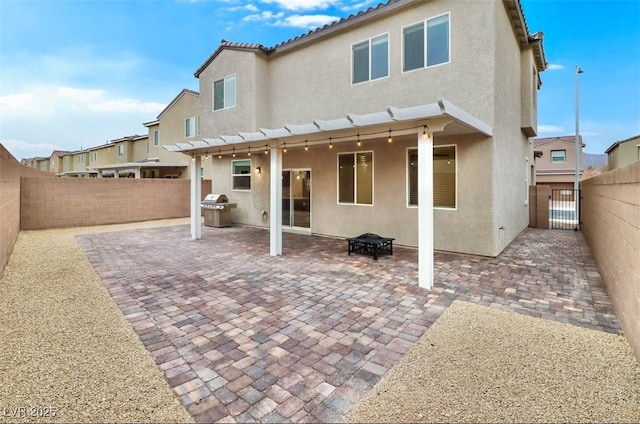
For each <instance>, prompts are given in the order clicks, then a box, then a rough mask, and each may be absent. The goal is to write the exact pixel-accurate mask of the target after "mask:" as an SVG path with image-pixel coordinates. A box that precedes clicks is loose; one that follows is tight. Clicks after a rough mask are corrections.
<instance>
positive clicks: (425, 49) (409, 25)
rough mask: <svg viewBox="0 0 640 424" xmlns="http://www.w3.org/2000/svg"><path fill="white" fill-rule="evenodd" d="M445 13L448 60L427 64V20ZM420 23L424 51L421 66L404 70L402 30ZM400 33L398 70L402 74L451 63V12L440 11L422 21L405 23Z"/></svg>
mask: <svg viewBox="0 0 640 424" xmlns="http://www.w3.org/2000/svg"><path fill="white" fill-rule="evenodd" d="M445 15H447V16H448V22H449V32H448V34H447V36H448V40H447V43H448V46H449V51H448V52H447V53H448V60H447V61H446V62H442V63H437V64H435V65H427V55H428V51H429V40H428V37H427V22H429V21H430V20H432V19H437V18H440V17H442V16H445ZM420 24H422V30H423V31H424V52H423V55H424V56H423V58H422V66H421V67H419V68H415V69H410V70H408V71H406V70H405V69H404V59H405V58H404V51H405V49H404V30H405V29H406V28H411V27H414V26H417V25H420ZM400 34H401V40H400V43H401V46H400V50H401V51H400V56H401V62H400V70H401V72H402V73H403V74H407V73H411V72H416V71H421V70H423V69H431V68H436V67H438V66H442V65H447V64H449V63H451V50H452V48H451V12H445V13H441V14H439V15H436V16H431V17H430V18H428V19H425V20H423V21H417V22H413V23H411V24H408V25H405V26H403V27H402V29H401V31H400Z"/></svg>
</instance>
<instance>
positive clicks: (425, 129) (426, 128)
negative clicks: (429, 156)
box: [422, 125, 429, 139]
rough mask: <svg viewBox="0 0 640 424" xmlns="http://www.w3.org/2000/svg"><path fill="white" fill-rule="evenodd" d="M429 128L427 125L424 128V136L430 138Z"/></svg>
mask: <svg viewBox="0 0 640 424" xmlns="http://www.w3.org/2000/svg"><path fill="white" fill-rule="evenodd" d="M428 129H429V127H427V126H426V125H425V126H424V127H423V128H422V138H425V139H426V138H429V132H428V131H427V130H428Z"/></svg>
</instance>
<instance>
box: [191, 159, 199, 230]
mask: <svg viewBox="0 0 640 424" xmlns="http://www.w3.org/2000/svg"><path fill="white" fill-rule="evenodd" d="M201 161H202V159H201V158H200V156H195V157H194V158H192V160H191V165H190V168H191V169H190V170H189V171H190V172H189V176H190V177H191V238H192V239H193V240H199V239H201V238H202V224H201V222H200V216H201V215H202V210H201V205H200V202H201V199H202V181H201V180H200V164H201Z"/></svg>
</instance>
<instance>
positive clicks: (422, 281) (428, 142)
mask: <svg viewBox="0 0 640 424" xmlns="http://www.w3.org/2000/svg"><path fill="white" fill-rule="evenodd" d="M423 131H424V130H423V128H422V127H421V128H420V129H419V130H418V286H420V287H422V288H425V289H431V288H432V287H433V268H434V266H433V261H434V256H433V138H432V137H433V134H431V132H430V131H429V130H428V129H426V131H424V134H423Z"/></svg>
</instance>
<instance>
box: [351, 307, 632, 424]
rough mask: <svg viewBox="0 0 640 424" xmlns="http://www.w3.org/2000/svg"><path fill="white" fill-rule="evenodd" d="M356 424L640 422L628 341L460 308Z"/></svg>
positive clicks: (380, 388) (358, 413)
mask: <svg viewBox="0 0 640 424" xmlns="http://www.w3.org/2000/svg"><path fill="white" fill-rule="evenodd" d="M346 421H348V422H509V423H511V422H572V423H574V422H628V423H631V422H634V423H637V422H640V366H639V364H638V362H637V361H636V359H635V357H634V356H633V353H632V351H631V348H630V346H629V343H628V342H627V341H626V339H625V338H624V337H623V336H617V335H613V334H608V333H604V332H599V331H594V330H588V329H584V328H579V327H574V326H571V325H567V324H560V323H557V322H552V321H547V320H542V319H538V318H532V317H528V316H524V315H518V314H515V313H512V312H507V311H501V310H497V309H492V308H487V307H483V306H478V305H474V304H471V303H466V302H462V301H455V302H454V303H453V304H452V305H451V307H449V308H448V310H447V311H446V312H445V313H444V314H443V315H442V316H441V317H440V318H439V319H438V321H436V323H435V324H434V325H433V326H432V327H431V328H430V329H429V330H428V331H427V333H426V334H425V335H424V336H423V337H422V339H420V341H419V342H418V343H417V344H416V345H415V346H414V347H413V348H412V349H411V350H410V351H409V352H408V353H407V355H405V356H404V357H403V358H402V359H401V361H400V362H399V363H398V364H397V365H396V366H395V367H394V368H392V369H391V370H390V371H389V372H388V373H387V374H386V375H385V376H384V377H383V379H382V380H381V381H380V382H379V383H378V384H377V385H376V386H375V387H374V388H373V390H372V391H371V392H370V393H369V394H368V395H367V396H366V397H365V398H364V399H363V400H362V401H361V402H360V403H359V404H358V405H357V406H356V407H355V408H354V409H353V410H352V412H351V413H350V414H349V416H348V417H346Z"/></svg>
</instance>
